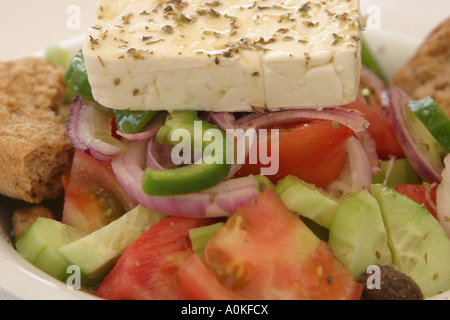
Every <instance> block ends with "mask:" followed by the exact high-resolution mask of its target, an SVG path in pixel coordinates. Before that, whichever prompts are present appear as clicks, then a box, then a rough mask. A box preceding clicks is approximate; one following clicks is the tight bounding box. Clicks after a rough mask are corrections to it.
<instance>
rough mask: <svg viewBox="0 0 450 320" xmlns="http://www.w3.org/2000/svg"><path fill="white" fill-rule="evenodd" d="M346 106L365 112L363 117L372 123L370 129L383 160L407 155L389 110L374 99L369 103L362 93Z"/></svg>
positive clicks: (379, 155)
mask: <svg viewBox="0 0 450 320" xmlns="http://www.w3.org/2000/svg"><path fill="white" fill-rule="evenodd" d="M345 107H346V108H349V109H356V110H359V111H360V112H362V113H363V117H364V118H365V119H366V120H367V121H368V122H369V123H370V126H369V128H368V130H369V132H370V133H371V134H372V136H373V138H374V140H375V142H376V145H377V153H378V157H379V158H380V159H381V160H389V159H390V158H392V157H396V158H404V157H405V153H404V152H403V149H402V147H401V146H400V143H399V142H398V139H397V136H396V134H395V131H394V126H393V124H392V121H391V118H390V116H389V114H388V112H387V110H383V109H382V108H381V106H380V105H378V104H376V103H375V102H374V101H373V100H371V104H368V103H367V102H366V100H365V99H364V97H363V96H362V95H361V94H360V95H359V96H358V98H357V99H356V101H355V102H352V103H350V104H348V105H346V106H345Z"/></svg>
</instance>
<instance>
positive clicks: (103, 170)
mask: <svg viewBox="0 0 450 320" xmlns="http://www.w3.org/2000/svg"><path fill="white" fill-rule="evenodd" d="M64 186H65V199H64V208H63V214H62V222H63V223H65V224H68V225H71V226H73V227H75V228H77V229H80V230H82V231H85V232H86V233H91V232H93V231H95V230H98V229H99V228H101V227H103V226H105V225H107V224H108V223H110V222H111V221H113V220H115V219H117V218H119V217H120V216H121V215H122V214H124V213H125V212H127V211H129V210H131V209H133V208H134V207H135V206H136V204H135V203H134V202H133V201H132V200H131V199H130V198H129V196H128V195H127V194H126V193H125V191H124V190H123V189H122V188H121V186H120V185H119V182H118V181H117V178H116V176H115V175H114V172H113V170H112V168H111V164H110V162H103V161H99V160H97V159H94V158H93V157H91V156H90V155H88V154H86V153H84V152H82V151H80V150H78V149H76V150H75V154H74V157H73V161H72V168H71V170H70V173H69V177H68V178H67V177H65V179H64ZM108 210H110V211H108Z"/></svg>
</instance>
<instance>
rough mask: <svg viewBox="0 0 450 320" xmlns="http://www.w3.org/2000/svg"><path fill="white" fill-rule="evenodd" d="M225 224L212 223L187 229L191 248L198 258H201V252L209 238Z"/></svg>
mask: <svg viewBox="0 0 450 320" xmlns="http://www.w3.org/2000/svg"><path fill="white" fill-rule="evenodd" d="M224 225H225V223H224V222H218V223H214V224H211V225H208V226H204V227H200V228H194V229H190V230H189V238H190V239H191V243H192V250H194V253H196V254H197V255H198V256H199V257H200V259H202V260H203V252H204V250H205V248H206V245H207V244H208V241H209V239H211V238H212V237H213V236H214V235H215V234H216V232H217V230H219V229H220V228H221V227H223V226H224Z"/></svg>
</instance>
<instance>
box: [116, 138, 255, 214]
mask: <svg viewBox="0 0 450 320" xmlns="http://www.w3.org/2000/svg"><path fill="white" fill-rule="evenodd" d="M127 145H128V150H127V151H126V152H125V153H123V154H122V155H120V156H118V157H116V158H113V159H112V161H111V165H112V168H113V171H114V173H115V175H116V177H117V180H118V181H119V184H120V185H121V186H122V188H123V189H124V190H125V192H127V194H128V195H129V196H130V198H131V199H133V200H134V201H135V202H136V203H138V204H140V205H141V206H142V207H144V208H147V209H150V210H154V211H158V212H161V213H164V214H168V215H174V216H182V217H191V218H202V217H219V216H229V215H232V214H233V213H234V212H235V210H236V209H237V208H238V206H239V205H240V204H242V203H244V202H246V201H249V200H250V199H253V198H254V197H256V196H257V195H258V189H257V181H256V178H255V177H254V176H248V177H244V178H235V179H229V180H227V181H224V182H222V183H221V184H219V185H217V186H215V187H213V188H211V189H208V190H204V191H201V192H198V193H192V194H186V195H179V196H170V197H157V196H148V195H146V194H145V193H144V192H143V191H142V187H141V181H142V177H143V175H144V169H143V168H144V167H145V161H146V150H147V141H132V142H128V143H127Z"/></svg>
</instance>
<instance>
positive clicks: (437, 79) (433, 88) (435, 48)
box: [392, 18, 450, 117]
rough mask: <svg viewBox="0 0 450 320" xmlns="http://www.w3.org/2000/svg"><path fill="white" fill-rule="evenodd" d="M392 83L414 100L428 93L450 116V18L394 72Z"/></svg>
mask: <svg viewBox="0 0 450 320" xmlns="http://www.w3.org/2000/svg"><path fill="white" fill-rule="evenodd" d="M392 84H394V85H397V86H399V87H401V88H402V89H403V90H405V91H406V92H407V93H408V94H409V95H410V96H411V97H412V98H413V99H414V100H419V99H422V98H424V97H426V96H431V97H432V98H433V99H434V100H435V101H436V103H437V104H438V105H439V106H440V107H441V109H442V111H444V113H445V114H446V115H447V116H448V117H450V18H448V19H447V20H445V21H443V22H442V23H441V24H440V25H439V26H437V27H436V28H435V29H434V30H433V31H432V32H431V33H430V34H429V35H428V37H427V38H426V39H425V41H424V42H423V44H422V45H421V46H420V48H419V49H418V50H417V52H416V53H415V55H414V56H413V57H412V58H411V59H410V60H409V61H408V62H407V63H406V64H405V65H404V66H403V67H402V68H401V69H400V70H399V71H398V72H397V73H396V75H395V76H394V78H393V80H392Z"/></svg>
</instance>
